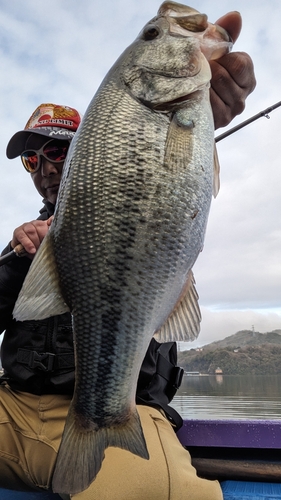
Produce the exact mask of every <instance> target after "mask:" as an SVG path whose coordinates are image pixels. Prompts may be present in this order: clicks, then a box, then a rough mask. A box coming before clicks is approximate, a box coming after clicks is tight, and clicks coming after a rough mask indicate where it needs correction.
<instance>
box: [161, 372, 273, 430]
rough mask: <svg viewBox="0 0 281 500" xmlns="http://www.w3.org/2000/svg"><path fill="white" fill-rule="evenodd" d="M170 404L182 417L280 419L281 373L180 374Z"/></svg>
mask: <svg viewBox="0 0 281 500" xmlns="http://www.w3.org/2000/svg"><path fill="white" fill-rule="evenodd" d="M171 406H173V407H174V408H175V409H176V410H177V411H178V413H180V415H181V416H182V418H184V419H210V420H217V419H227V420H228V419H231V420H232V419H234V420H235V419H239V420H241V419H265V420H267V419H268V420H275V419H279V420H281V375H246V376H239V375H210V376H202V375H201V376H199V375H198V376H196V375H192V376H187V375H184V377H183V382H182V385H181V387H180V389H179V390H178V392H177V394H176V396H175V397H174V399H173V401H172V403H171Z"/></svg>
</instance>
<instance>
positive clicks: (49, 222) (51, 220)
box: [47, 215, 54, 227]
mask: <svg viewBox="0 0 281 500" xmlns="http://www.w3.org/2000/svg"><path fill="white" fill-rule="evenodd" d="M53 220H54V216H53V215H51V217H49V219H48V220H47V224H48V226H49V227H50V225H51V224H52V222H53Z"/></svg>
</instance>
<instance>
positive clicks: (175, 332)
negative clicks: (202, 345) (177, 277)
mask: <svg viewBox="0 0 281 500" xmlns="http://www.w3.org/2000/svg"><path fill="white" fill-rule="evenodd" d="M198 298H199V297H198V293H197V290H196V288H195V279H194V276H193V272H192V271H190V272H189V276H188V280H187V284H186V287H185V289H184V292H183V294H182V295H181V297H180V298H179V300H178V302H177V304H176V306H175V308H174V309H173V311H172V312H171V314H170V316H169V317H168V319H167V320H166V322H165V323H164V325H163V326H162V327H161V328H160V329H159V330H158V331H157V332H156V333H155V334H154V337H155V338H156V340H158V341H159V342H169V341H185V342H190V341H192V340H195V339H196V338H197V337H198V335H199V331H200V322H201V313H200V308H199V304H198Z"/></svg>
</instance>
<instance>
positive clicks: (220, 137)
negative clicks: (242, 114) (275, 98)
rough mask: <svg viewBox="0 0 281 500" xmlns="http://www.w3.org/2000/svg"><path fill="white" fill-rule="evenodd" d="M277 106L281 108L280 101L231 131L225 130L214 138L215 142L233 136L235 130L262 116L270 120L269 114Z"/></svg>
mask: <svg viewBox="0 0 281 500" xmlns="http://www.w3.org/2000/svg"><path fill="white" fill-rule="evenodd" d="M279 106H281V101H279V102H277V103H276V104H273V106H270V107H269V108H266V109H264V110H263V111H260V112H259V113H257V114H256V115H254V116H252V117H251V118H248V120H245V121H244V122H242V123H239V125H236V127H233V128H231V129H229V130H227V131H226V132H224V133H223V134H221V135H218V137H216V138H215V142H219V141H221V140H222V139H224V138H225V137H228V136H229V135H231V134H234V132H237V130H240V129H241V128H243V127H246V125H249V123H252V122H254V121H255V120H258V118H262V117H263V116H265V118H268V119H269V118H270V116H269V113H271V111H273V110H274V109H276V108H278V107H279Z"/></svg>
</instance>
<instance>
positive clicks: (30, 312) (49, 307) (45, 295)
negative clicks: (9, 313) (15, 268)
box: [13, 233, 69, 321]
mask: <svg viewBox="0 0 281 500" xmlns="http://www.w3.org/2000/svg"><path fill="white" fill-rule="evenodd" d="M68 311H69V307H68V306H67V305H66V303H65V302H64V299H63V297H62V294H61V290H60V285H59V276H58V272H57V266H56V263H55V258H54V253H53V247H52V242H51V238H50V233H48V234H47V235H46V236H45V238H44V240H43V242H42V244H41V246H40V248H39V250H38V251H37V254H36V256H35V257H34V259H33V262H32V264H31V266H30V269H29V271H28V273H27V275H26V278H25V280H24V283H23V286H22V289H21V291H20V293H19V296H18V299H17V301H16V304H15V307H14V311H13V316H14V318H15V319H16V320H19V321H25V320H38V319H44V318H48V317H50V316H56V315H58V314H63V313H64V312H68Z"/></svg>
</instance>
